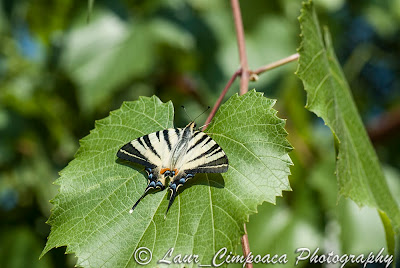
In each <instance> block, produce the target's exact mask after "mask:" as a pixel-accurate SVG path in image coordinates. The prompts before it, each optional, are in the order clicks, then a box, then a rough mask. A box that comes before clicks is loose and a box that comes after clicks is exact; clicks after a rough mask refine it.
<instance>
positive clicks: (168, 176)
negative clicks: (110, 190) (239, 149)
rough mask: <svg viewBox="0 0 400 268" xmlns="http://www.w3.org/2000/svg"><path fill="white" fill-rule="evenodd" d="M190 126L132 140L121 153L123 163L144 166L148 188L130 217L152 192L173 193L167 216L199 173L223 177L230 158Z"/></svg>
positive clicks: (119, 153)
mask: <svg viewBox="0 0 400 268" xmlns="http://www.w3.org/2000/svg"><path fill="white" fill-rule="evenodd" d="M195 127H196V124H195V123H194V121H192V122H190V123H189V124H188V125H187V126H186V127H185V128H169V129H164V130H161V131H157V132H154V133H151V134H148V135H144V136H142V137H139V138H137V139H136V140H133V141H131V142H129V143H127V144H125V145H124V146H122V148H121V149H119V151H118V153H117V156H118V157H119V158H121V159H124V160H128V161H131V162H134V163H138V164H141V165H143V166H145V171H146V172H147V179H148V185H147V187H146V189H145V191H144V193H143V195H142V196H141V197H140V198H139V200H137V201H136V203H135V204H134V205H133V207H132V209H131V210H130V211H129V213H132V212H133V210H134V209H135V207H136V206H137V205H138V204H139V202H140V201H141V200H142V199H143V198H144V197H145V196H146V194H147V193H148V192H149V190H151V189H156V190H161V191H162V190H164V189H165V188H166V187H167V185H168V187H169V190H170V191H171V195H170V199H169V204H168V208H167V211H166V212H165V215H166V214H167V213H168V210H169V209H170V207H171V205H172V203H173V202H174V199H175V197H176V194H177V191H178V189H179V187H180V186H182V185H184V184H185V182H186V181H187V180H189V179H191V178H193V177H194V175H195V174H196V173H223V172H226V171H227V170H228V166H229V164H228V158H227V156H226V154H225V152H224V151H223V150H222V148H221V147H220V146H219V145H218V144H217V143H216V142H215V141H214V140H213V139H212V138H211V137H209V136H208V135H207V134H205V133H204V132H202V131H199V130H195Z"/></svg>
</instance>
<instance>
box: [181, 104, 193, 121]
mask: <svg viewBox="0 0 400 268" xmlns="http://www.w3.org/2000/svg"><path fill="white" fill-rule="evenodd" d="M181 107H182V109H183V110H184V111H185V114H186V115H187V117H189V119H190V121H191V122H192V121H194V120H192V118H191V117H190V116H189V114H188V112H187V111H186V108H185V106H183V105H182V106H181Z"/></svg>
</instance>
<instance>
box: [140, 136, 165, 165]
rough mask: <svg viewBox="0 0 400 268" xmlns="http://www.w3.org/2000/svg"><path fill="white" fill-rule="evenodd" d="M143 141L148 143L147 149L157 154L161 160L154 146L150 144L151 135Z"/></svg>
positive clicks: (144, 137)
mask: <svg viewBox="0 0 400 268" xmlns="http://www.w3.org/2000/svg"><path fill="white" fill-rule="evenodd" d="M143 140H144V142H145V143H146V145H147V147H149V149H150V150H151V151H152V152H153V154H155V155H156V156H157V157H158V158H159V159H161V157H160V155H159V154H158V153H157V151H156V150H155V149H154V147H153V145H152V144H151V142H150V139H149V135H144V136H143Z"/></svg>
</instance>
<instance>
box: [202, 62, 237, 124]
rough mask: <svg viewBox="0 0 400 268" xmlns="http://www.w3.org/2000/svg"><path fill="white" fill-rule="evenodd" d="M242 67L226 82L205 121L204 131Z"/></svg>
mask: <svg viewBox="0 0 400 268" xmlns="http://www.w3.org/2000/svg"><path fill="white" fill-rule="evenodd" d="M241 72H242V69H239V70H237V71H236V72H235V73H234V74H233V75H232V77H231V79H229V81H228V83H227V84H226V86H225V88H224V90H223V91H222V92H221V94H220V95H219V97H218V100H217V101H216V102H215V104H214V106H213V108H212V110H211V112H210V114H209V115H208V117H207V120H206V122H205V123H204V127H203V129H202V130H203V131H204V130H206V128H207V126H208V124H210V122H211V120H212V119H213V117H214V115H215V113H216V112H217V110H218V108H219V106H220V105H221V103H222V100H223V99H224V97H225V95H226V93H227V92H228V90H229V88H230V87H231V85H232V83H233V81H235V79H236V77H237V76H238V75H239V74H241Z"/></svg>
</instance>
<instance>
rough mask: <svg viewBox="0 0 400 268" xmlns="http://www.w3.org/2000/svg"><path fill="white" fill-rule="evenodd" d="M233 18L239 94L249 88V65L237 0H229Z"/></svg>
mask: <svg viewBox="0 0 400 268" xmlns="http://www.w3.org/2000/svg"><path fill="white" fill-rule="evenodd" d="M231 5H232V12H233V19H234V21H235V29H236V38H237V42H238V47H239V57H240V66H241V67H242V75H241V79H240V95H243V94H245V93H246V92H247V91H248V88H249V77H250V74H249V65H248V63H247V55H246V44H245V40H244V31H243V22H242V15H241V13H240V6H239V0H231Z"/></svg>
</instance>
